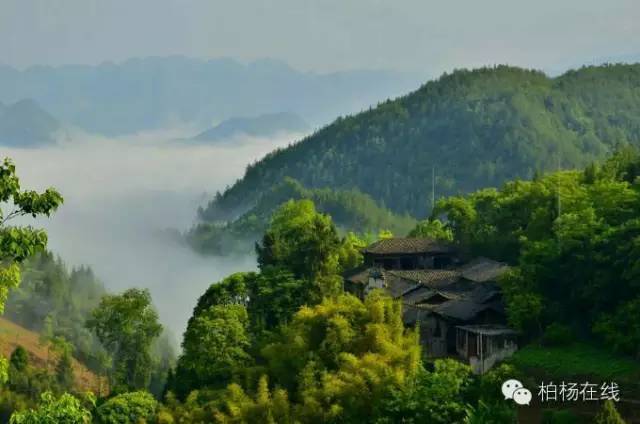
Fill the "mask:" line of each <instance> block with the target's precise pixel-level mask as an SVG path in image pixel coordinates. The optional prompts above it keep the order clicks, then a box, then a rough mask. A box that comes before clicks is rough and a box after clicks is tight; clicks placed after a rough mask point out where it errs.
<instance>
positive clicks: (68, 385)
mask: <svg viewBox="0 0 640 424" xmlns="http://www.w3.org/2000/svg"><path fill="white" fill-rule="evenodd" d="M74 381H75V377H74V375H73V361H72V360H71V352H70V351H69V350H64V351H63V352H61V353H60V357H59V358H58V363H57V364H56V382H57V383H58V385H59V387H60V389H61V390H62V391H65V392H68V391H71V390H72V389H73V386H74Z"/></svg>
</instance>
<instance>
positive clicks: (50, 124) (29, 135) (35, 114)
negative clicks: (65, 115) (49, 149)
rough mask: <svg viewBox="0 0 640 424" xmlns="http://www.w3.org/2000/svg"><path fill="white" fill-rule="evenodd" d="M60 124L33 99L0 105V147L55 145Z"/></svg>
mask: <svg viewBox="0 0 640 424" xmlns="http://www.w3.org/2000/svg"><path fill="white" fill-rule="evenodd" d="M60 128H61V125H60V123H59V122H58V121H57V120H56V119H55V118H54V117H53V116H51V115H50V114H49V113H48V112H47V111H45V110H44V109H42V108H41V107H40V105H38V103H36V102H35V101H33V100H31V99H25V100H20V101H18V102H16V103H13V104H10V105H4V104H2V103H0V145H4V146H11V147H36V146H42V145H46V144H51V143H55V141H56V139H55V135H56V132H57V131H58V130H59V129H60Z"/></svg>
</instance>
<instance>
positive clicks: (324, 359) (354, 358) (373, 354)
mask: <svg viewBox="0 0 640 424" xmlns="http://www.w3.org/2000/svg"><path fill="white" fill-rule="evenodd" d="M262 354H263V356H264V357H265V358H266V359H267V364H268V370H269V375H270V376H271V378H272V380H273V381H274V383H275V384H276V385H277V386H280V387H281V388H283V389H286V390H287V391H288V393H291V394H292V396H291V398H292V399H295V401H296V405H295V414H296V417H295V418H296V419H297V420H299V421H301V422H335V421H337V422H370V421H371V420H372V419H373V418H374V416H375V411H374V408H372V405H378V404H379V402H381V400H382V399H384V398H385V397H386V396H388V395H389V393H390V391H391V390H393V389H394V388H395V389H397V388H400V387H401V386H402V385H403V384H404V383H405V382H406V381H407V379H408V378H410V377H411V376H412V375H414V374H415V373H416V372H417V370H418V368H419V366H420V365H419V364H420V345H419V343H418V337H417V333H416V332H414V331H412V330H405V329H404V326H403V324H402V307H401V305H400V304H399V303H398V302H396V301H394V300H392V299H391V298H390V297H389V296H388V295H386V294H384V293H382V292H377V291H374V292H372V293H371V294H370V295H369V296H368V297H367V299H366V300H365V302H364V303H363V302H361V301H360V300H358V299H357V298H356V297H354V296H351V295H342V296H339V297H337V298H327V299H325V300H323V302H322V303H320V304H318V305H316V306H312V307H302V308H301V309H300V310H299V311H298V312H297V313H296V314H295V315H294V317H293V320H292V321H291V323H289V324H288V325H287V326H286V327H283V328H282V329H281V334H280V337H279V338H278V339H277V340H276V341H275V342H273V343H271V344H269V345H267V346H266V347H265V348H264V349H263V350H262Z"/></svg>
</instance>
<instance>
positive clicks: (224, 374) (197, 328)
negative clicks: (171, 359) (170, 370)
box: [174, 304, 251, 396]
mask: <svg viewBox="0 0 640 424" xmlns="http://www.w3.org/2000/svg"><path fill="white" fill-rule="evenodd" d="M248 324H249V318H248V315H247V310H246V308H245V307H244V306H242V305H233V304H231V305H214V306H211V307H210V308H209V309H206V310H205V311H203V312H202V313H201V314H199V315H198V316H197V317H195V318H194V319H193V320H192V321H191V323H190V324H189V327H188V328H187V331H186V332H185V334H184V340H183V342H182V356H181V357H180V359H179V361H178V365H177V377H176V378H177V381H176V382H175V386H176V387H174V389H175V390H176V391H177V392H178V393H177V394H178V395H180V396H184V395H186V394H188V391H189V390H193V389H196V388H200V387H208V388H223V387H225V386H227V385H228V384H229V383H231V381H232V377H233V376H234V374H238V373H239V372H242V371H244V368H245V367H246V366H248V365H250V363H251V357H250V356H249V354H248V353H247V351H248V349H249V346H250V340H249V334H248V329H247V327H248Z"/></svg>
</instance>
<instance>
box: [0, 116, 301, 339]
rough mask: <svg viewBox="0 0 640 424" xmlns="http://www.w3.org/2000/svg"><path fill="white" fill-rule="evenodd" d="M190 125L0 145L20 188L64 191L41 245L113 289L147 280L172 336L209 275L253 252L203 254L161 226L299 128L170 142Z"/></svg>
mask: <svg viewBox="0 0 640 424" xmlns="http://www.w3.org/2000/svg"><path fill="white" fill-rule="evenodd" d="M193 133H194V132H193V130H192V129H189V128H182V129H175V130H167V131H159V132H152V133H144V134H137V135H134V136H127V137H121V138H114V139H108V138H102V137H95V136H89V135H86V134H82V133H80V132H72V133H71V134H69V135H68V136H67V138H66V139H65V140H64V141H62V142H61V143H60V144H59V145H57V146H51V147H45V148H41V149H8V148H2V147H0V156H2V157H5V156H9V157H11V158H13V159H14V161H15V163H16V167H17V172H18V175H19V176H20V178H21V182H22V186H23V188H28V189H37V190H42V189H44V188H46V187H49V186H53V187H55V188H57V189H58V190H59V191H60V192H61V193H62V195H63V196H64V198H65V203H64V205H63V206H62V207H61V208H60V209H59V210H58V211H57V212H56V213H55V214H54V215H53V216H52V217H51V218H50V219H39V220H38V221H37V222H36V224H37V225H38V226H42V227H44V228H46V229H47V231H48V233H49V248H50V249H51V250H52V251H54V252H55V253H57V254H59V255H60V256H61V257H62V258H63V260H64V261H65V262H66V263H67V264H69V265H80V264H87V265H90V266H91V267H92V268H93V269H94V271H95V273H96V274H97V276H98V277H99V278H100V279H101V280H102V281H103V282H104V283H105V286H106V287H107V288H108V289H109V290H111V291H121V290H124V289H126V288H129V287H134V286H135V287H146V288H149V289H150V291H151V293H152V295H153V300H154V303H155V304H156V305H157V307H158V310H159V313H160V317H161V319H162V321H163V323H164V324H166V325H167V327H168V328H169V329H170V330H172V332H174V333H175V334H176V335H177V336H178V337H179V336H180V335H181V334H182V331H183V330H184V328H185V326H186V322H187V319H188V318H189V316H190V315H191V312H192V309H193V306H194V305H195V302H196V300H197V298H198V297H199V296H200V295H201V294H202V293H203V292H204V291H205V290H206V288H207V287H208V286H209V284H211V283H212V282H215V281H218V280H219V279H221V278H222V277H224V276H225V275H228V274H230V273H232V272H236V271H240V270H251V269H254V268H255V266H256V264H255V258H253V257H249V256H248V257H243V258H238V257H234V258H221V257H204V256H201V255H199V254H197V253H195V252H193V251H192V250H190V249H189V248H187V247H184V246H181V245H180V244H178V243H176V242H174V241H172V240H171V239H170V238H169V237H166V235H163V234H162V231H163V230H166V229H177V230H180V231H182V230H185V229H187V228H189V226H191V224H192V223H193V222H194V219H195V212H196V209H197V207H198V206H199V205H201V204H203V203H205V202H206V201H208V200H209V199H210V198H211V196H212V195H213V193H215V191H216V190H222V189H224V187H225V186H226V185H229V184H231V183H233V181H235V179H237V178H239V177H241V176H242V175H243V173H244V169H245V167H246V165H247V164H249V163H251V162H253V161H255V160H257V159H259V158H260V157H262V156H264V155H265V154H266V153H268V152H270V151H271V150H273V149H274V148H276V147H279V146H284V145H287V144H289V143H290V142H291V141H293V140H296V139H298V138H299V137H300V136H301V135H300V134H297V135H282V136H279V137H274V138H271V139H260V138H246V137H244V138H242V139H235V140H231V141H227V142H225V143H220V144H215V145H206V144H185V143H183V142H177V141H175V140H177V139H180V138H184V137H188V136H189V135H192V134H193Z"/></svg>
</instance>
